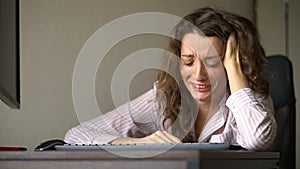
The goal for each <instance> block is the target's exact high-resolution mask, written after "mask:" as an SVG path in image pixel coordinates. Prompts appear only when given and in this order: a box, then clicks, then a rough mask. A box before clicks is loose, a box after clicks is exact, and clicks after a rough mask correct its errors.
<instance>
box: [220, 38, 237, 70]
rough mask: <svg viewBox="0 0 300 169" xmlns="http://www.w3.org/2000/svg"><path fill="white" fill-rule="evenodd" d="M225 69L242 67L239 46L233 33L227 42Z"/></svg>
mask: <svg viewBox="0 0 300 169" xmlns="http://www.w3.org/2000/svg"><path fill="white" fill-rule="evenodd" d="M223 64H224V67H225V69H226V70H227V69H240V70H241V65H240V56H239V49H238V48H237V44H236V40H235V34H234V33H231V34H230V36H229V38H228V40H227V44H226V52H225V57H224V61H223Z"/></svg>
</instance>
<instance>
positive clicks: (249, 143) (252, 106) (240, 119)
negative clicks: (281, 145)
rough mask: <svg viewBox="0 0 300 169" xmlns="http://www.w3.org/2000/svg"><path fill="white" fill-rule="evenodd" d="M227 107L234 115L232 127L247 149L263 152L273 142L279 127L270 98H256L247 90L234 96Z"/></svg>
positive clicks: (239, 140) (240, 142)
mask: <svg viewBox="0 0 300 169" xmlns="http://www.w3.org/2000/svg"><path fill="white" fill-rule="evenodd" d="M226 105H227V106H228V107H229V109H230V110H231V112H232V113H233V115H234V118H235V123H234V124H232V126H233V127H234V128H235V129H236V130H237V133H238V137H237V138H238V139H237V141H238V142H239V144H242V146H243V147H245V148H247V149H251V150H262V149H265V148H266V147H268V146H269V145H270V144H271V143H272V142H273V140H274V138H275V135H276V126H277V125H276V121H275V119H274V116H273V108H272V102H271V101H270V100H269V98H268V99H263V97H257V96H254V94H253V91H252V90H251V89H249V88H247V89H243V90H240V91H237V92H236V93H235V94H234V95H232V96H231V97H230V98H229V99H228V100H227V103H226Z"/></svg>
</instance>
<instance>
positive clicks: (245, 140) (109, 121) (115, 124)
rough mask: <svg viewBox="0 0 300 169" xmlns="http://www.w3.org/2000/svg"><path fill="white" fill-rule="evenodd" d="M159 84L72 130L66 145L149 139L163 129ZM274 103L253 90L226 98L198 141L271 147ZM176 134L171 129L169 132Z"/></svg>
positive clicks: (245, 89)
mask: <svg viewBox="0 0 300 169" xmlns="http://www.w3.org/2000/svg"><path fill="white" fill-rule="evenodd" d="M155 86H156V85H154V88H153V89H151V90H149V91H148V92H146V93H144V94H143V95H141V96H139V97H138V98H136V99H134V100H132V101H130V102H128V103H126V104H124V105H122V106H120V107H118V108H116V109H114V110H112V111H110V112H108V113H105V114H104V115H101V116H99V117H97V118H95V119H92V120H89V121H86V122H83V123H81V124H80V125H78V126H76V127H74V128H71V129H70V130H69V131H68V132H67V133H66V135H65V142H67V143H72V144H105V143H109V142H110V141H112V140H114V139H116V138H119V137H136V138H140V137H145V136H147V135H150V134H152V133H154V132H156V131H158V130H165V129H164V128H163V126H162V120H163V115H162V112H159V109H158V108H157V102H156V99H155V96H156V87H155ZM273 114H274V108H273V102H272V99H271V98H270V97H267V98H264V97H262V96H260V95H259V94H257V93H255V92H254V91H253V90H252V89H250V88H243V89H240V90H239V91H237V92H235V93H233V94H231V95H230V96H229V97H224V99H223V101H221V103H220V109H219V110H218V111H217V112H216V113H215V114H214V115H213V116H212V117H211V118H210V119H209V121H208V122H207V123H206V125H205V126H204V128H203V130H202V132H201V134H200V136H199V138H198V142H210V143H223V142H226V143H231V144H239V145H240V146H242V147H244V148H246V149H249V150H263V149H265V148H267V147H268V146H269V145H270V144H271V143H272V142H273V140H274V138H275V136H276V127H277V124H276V121H275V118H274V115H273ZM168 132H169V133H171V134H172V131H171V130H168Z"/></svg>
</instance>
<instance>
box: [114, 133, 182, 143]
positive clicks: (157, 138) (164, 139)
mask: <svg viewBox="0 0 300 169" xmlns="http://www.w3.org/2000/svg"><path fill="white" fill-rule="evenodd" d="M111 143H112V144H134V143H182V142H181V140H180V139H179V138H177V137H175V136H173V135H172V134H169V133H168V132H166V131H156V132H155V133H153V134H151V135H149V136H146V137H144V138H117V139H115V140H113V141H111Z"/></svg>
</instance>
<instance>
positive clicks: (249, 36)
mask: <svg viewBox="0 0 300 169" xmlns="http://www.w3.org/2000/svg"><path fill="white" fill-rule="evenodd" d="M194 32H197V33H199V34H200V35H204V36H208V37H212V36H215V37H218V38H220V39H221V40H222V41H223V42H224V44H226V42H227V40H228V38H229V36H230V34H232V33H234V35H235V39H236V41H235V43H236V44H235V45H234V46H235V47H236V48H238V49H239V57H240V62H241V67H242V71H243V72H244V74H245V75H246V78H247V79H248V81H249V85H250V88H251V89H253V90H254V91H255V92H257V93H260V94H262V95H263V96H267V95H268V91H269V90H268V88H269V85H268V82H267V81H265V80H264V79H263V77H262V75H261V73H262V70H263V68H264V66H266V65H267V59H266V55H265V52H264V49H263V48H262V46H261V44H260V39H259V34H258V32H257V30H256V28H255V26H254V24H253V23H252V22H251V21H249V20H248V19H246V18H244V17H242V16H239V15H236V14H233V13H230V12H227V11H224V10H216V9H212V8H209V7H207V8H201V9H198V10H196V11H194V12H193V13H191V14H189V15H187V16H185V17H184V18H183V19H182V20H181V21H180V22H179V23H178V24H177V25H176V26H175V28H174V30H173V34H172V36H171V37H170V42H169V47H168V51H169V52H170V53H172V54H167V56H166V57H165V60H164V62H163V67H162V70H161V71H160V72H159V74H158V87H157V88H158V89H159V90H160V92H163V93H164V95H165V97H166V98H167V101H166V103H165V104H166V105H165V106H164V108H165V109H164V116H165V118H164V120H163V126H164V127H165V128H168V127H170V125H172V130H173V131H175V130H176V131H177V136H179V138H183V137H182V134H183V133H186V131H187V130H189V129H190V128H191V127H192V126H193V125H194V124H190V123H191V120H192V119H191V118H193V116H191V114H190V113H191V111H193V108H195V107H196V106H193V105H194V103H195V102H194V100H193V98H192V96H191V95H190V93H189V92H188V90H187V89H186V87H185V85H184V83H183V82H182V78H181V75H180V69H179V63H178V58H180V50H181V40H182V39H183V37H184V35H186V34H187V33H194ZM174 55H175V56H176V57H174ZM180 116H185V117H189V118H184V119H185V120H184V121H179V124H180V125H175V126H178V127H173V123H175V121H176V119H179V118H178V117H180ZM175 133H176V132H175ZM175 135H176V134H175ZM185 135H186V134H185ZM180 136H181V137H180ZM191 141H192V140H191V136H189V138H187V137H184V139H183V142H191Z"/></svg>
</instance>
